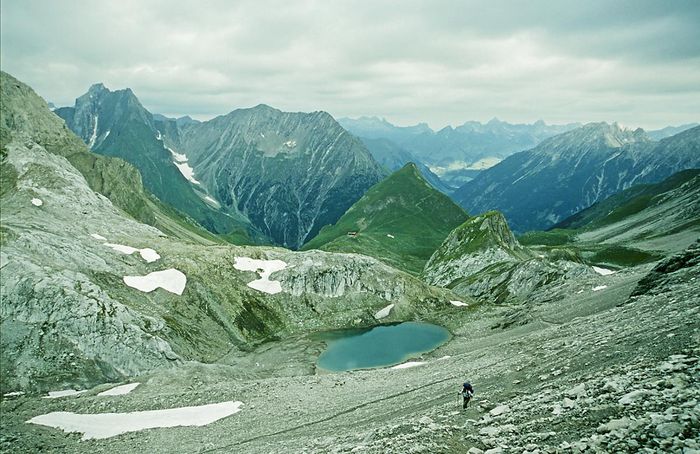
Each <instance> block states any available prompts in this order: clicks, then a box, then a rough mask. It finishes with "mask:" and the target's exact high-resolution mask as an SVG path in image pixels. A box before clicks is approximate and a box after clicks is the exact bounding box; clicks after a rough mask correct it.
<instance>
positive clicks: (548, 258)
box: [422, 211, 590, 303]
mask: <svg viewBox="0 0 700 454" xmlns="http://www.w3.org/2000/svg"><path fill="white" fill-rule="evenodd" d="M579 262H580V260H579V259H578V258H577V257H576V255H575V254H574V253H572V252H570V251H567V250H553V251H549V252H548V253H547V254H546V255H545V254H535V253H533V252H531V251H530V250H528V249H527V248H524V247H523V246H521V245H520V243H518V241H517V240H516V239H515V237H514V236H513V233H512V232H511V230H510V229H509V228H508V224H507V222H506V220H505V218H504V217H503V215H502V214H501V213H499V212H496V211H492V212H488V213H485V214H483V215H480V216H476V217H473V218H471V219H469V220H467V221H466V222H465V223H464V224H462V225H461V226H459V227H457V228H456V229H455V230H454V231H452V233H450V235H449V236H448V237H447V238H446V239H445V241H444V242H443V243H442V245H441V246H440V247H439V248H438V249H437V250H436V251H435V253H434V254H433V255H432V257H431V258H430V260H429V261H428V263H427V264H426V265H425V269H424V270H423V275H422V276H423V278H424V279H425V280H426V282H428V283H430V284H432V285H439V286H442V287H447V288H450V289H452V290H453V291H455V292H456V293H458V294H460V295H465V296H470V297H473V298H475V299H479V300H484V301H491V302H497V303H503V302H506V301H510V302H515V301H520V302H522V301H524V300H525V299H526V298H527V297H528V296H529V295H530V294H531V293H532V292H534V291H535V290H537V289H539V288H541V287H543V286H545V285H549V284H551V283H553V282H557V281H560V280H561V279H570V278H573V277H576V276H580V275H581V274H586V273H590V271H589V270H588V269H587V268H586V267H585V266H583V265H582V264H581V263H579Z"/></svg>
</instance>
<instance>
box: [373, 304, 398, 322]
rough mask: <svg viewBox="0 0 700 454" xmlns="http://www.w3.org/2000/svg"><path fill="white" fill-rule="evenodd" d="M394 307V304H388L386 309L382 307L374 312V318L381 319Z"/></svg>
mask: <svg viewBox="0 0 700 454" xmlns="http://www.w3.org/2000/svg"><path fill="white" fill-rule="evenodd" d="M393 308H394V305H393V304H390V305H388V306H387V307H385V308H384V309H381V310H380V311H378V312H377V313H376V314H374V318H376V319H380V318H384V317H386V316H388V315H389V313H390V312H391V310H392V309H393Z"/></svg>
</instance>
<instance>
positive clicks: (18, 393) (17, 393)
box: [2, 391, 24, 397]
mask: <svg viewBox="0 0 700 454" xmlns="http://www.w3.org/2000/svg"><path fill="white" fill-rule="evenodd" d="M23 395H24V392H23V391H12V392H11V393H5V394H3V395H2V397H17V396H23Z"/></svg>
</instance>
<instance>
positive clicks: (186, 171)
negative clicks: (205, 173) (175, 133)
mask: <svg viewBox="0 0 700 454" xmlns="http://www.w3.org/2000/svg"><path fill="white" fill-rule="evenodd" d="M165 148H166V149H167V150H168V151H169V152H170V154H171V155H172V156H173V164H175V167H177V170H179V171H180V173H181V174H182V176H183V177H185V178H187V180H188V181H189V182H190V183H193V184H201V183H200V182H199V181H197V179H196V178H195V177H194V169H193V168H192V167H190V165H189V163H188V162H187V155H185V154H182V153H178V152H176V151H175V150H173V149H172V148H170V147H167V146H166V147H165Z"/></svg>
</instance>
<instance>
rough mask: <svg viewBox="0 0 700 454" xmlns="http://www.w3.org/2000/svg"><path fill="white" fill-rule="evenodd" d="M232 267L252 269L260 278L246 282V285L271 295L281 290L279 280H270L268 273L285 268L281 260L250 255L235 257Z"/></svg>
mask: <svg viewBox="0 0 700 454" xmlns="http://www.w3.org/2000/svg"><path fill="white" fill-rule="evenodd" d="M233 267H234V268H235V269H237V270H239V271H254V272H256V273H258V276H260V279H258V280H255V281H252V282H248V287H250V288H253V289H255V290H258V291H260V292H265V293H269V294H271V295H273V294H275V293H280V292H281V291H282V284H281V283H280V282H279V281H271V280H270V275H271V274H272V273H274V272H276V271H282V270H283V269H285V268H287V263H286V262H283V261H282V260H256V259H253V258H250V257H235V259H234V264H233Z"/></svg>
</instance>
